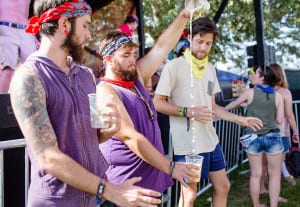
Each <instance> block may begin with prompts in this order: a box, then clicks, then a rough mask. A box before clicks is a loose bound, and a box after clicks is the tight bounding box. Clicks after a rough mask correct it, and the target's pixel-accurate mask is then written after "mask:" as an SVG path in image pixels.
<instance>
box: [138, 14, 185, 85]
mask: <svg viewBox="0 0 300 207" xmlns="http://www.w3.org/2000/svg"><path fill="white" fill-rule="evenodd" d="M189 16H190V12H189V11H188V10H187V9H183V10H182V11H181V13H180V14H179V15H178V16H177V17H176V19H175V20H174V21H173V22H172V23H171V25H170V26H169V27H168V28H167V29H166V30H165V31H164V32H163V33H162V34H161V35H160V36H159V38H158V39H157V42H156V43H155V45H154V46H153V47H152V49H151V50H150V51H149V53H147V55H145V56H144V57H143V58H141V59H140V60H139V61H138V62H137V67H138V70H139V71H140V75H141V77H142V79H143V81H144V83H146V81H147V80H148V79H149V78H150V77H151V76H152V75H153V74H154V73H155V71H156V70H157V68H158V67H159V65H160V64H161V63H162V62H163V60H164V59H165V58H166V56H167V54H168V53H169V52H170V51H171V50H172V49H173V48H174V47H175V45H176V43H177V41H178V40H179V38H180V35H181V33H182V31H183V29H184V28H185V25H186V23H187V22H188V20H189Z"/></svg>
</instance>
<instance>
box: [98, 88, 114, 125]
mask: <svg viewBox="0 0 300 207" xmlns="http://www.w3.org/2000/svg"><path fill="white" fill-rule="evenodd" d="M112 99H113V95H112V94H97V104H98V111H99V112H100V115H99V118H100V128H108V127H109V123H106V122H105V121H107V118H108V117H107V116H105V115H101V112H107V111H109V110H110V108H109V107H107V106H106V105H107V104H108V103H111V102H112Z"/></svg>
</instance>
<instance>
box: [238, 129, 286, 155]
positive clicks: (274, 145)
mask: <svg viewBox="0 0 300 207" xmlns="http://www.w3.org/2000/svg"><path fill="white" fill-rule="evenodd" d="M244 150H245V152H247V153H249V154H257V155H258V154H262V153H266V154H278V153H282V152H283V145H282V140H281V136H280V134H279V132H271V133H267V134H264V135H259V136H258V137H257V138H256V139H255V140H253V141H252V142H251V143H250V144H249V147H247V148H244Z"/></svg>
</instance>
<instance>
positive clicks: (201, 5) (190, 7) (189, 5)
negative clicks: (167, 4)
mask: <svg viewBox="0 0 300 207" xmlns="http://www.w3.org/2000/svg"><path fill="white" fill-rule="evenodd" d="M209 9H210V4H209V3H208V1H207V0H201V1H198V4H196V5H195V1H194V0H186V3H185V10H187V11H188V12H189V13H192V12H193V14H195V15H199V14H200V13H206V12H208V11H209ZM189 16H190V14H189Z"/></svg>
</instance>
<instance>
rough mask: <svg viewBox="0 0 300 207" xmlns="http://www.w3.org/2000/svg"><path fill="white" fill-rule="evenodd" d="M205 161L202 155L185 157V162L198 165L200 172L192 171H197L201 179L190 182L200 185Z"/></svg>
mask: <svg viewBox="0 0 300 207" xmlns="http://www.w3.org/2000/svg"><path fill="white" fill-rule="evenodd" d="M203 159H204V157H203V156H201V155H193V154H192V155H186V156H185V162H186V163H188V164H194V165H197V166H198V167H199V170H195V169H192V170H193V171H195V172H196V173H197V174H198V175H199V178H197V179H193V180H191V181H190V182H195V183H198V182H199V181H200V177H201V170H202V163H203Z"/></svg>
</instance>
